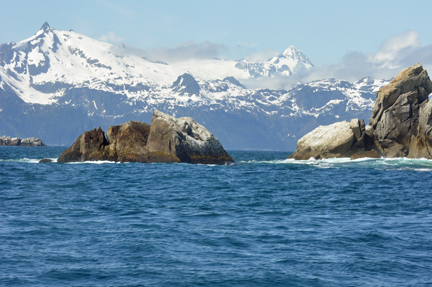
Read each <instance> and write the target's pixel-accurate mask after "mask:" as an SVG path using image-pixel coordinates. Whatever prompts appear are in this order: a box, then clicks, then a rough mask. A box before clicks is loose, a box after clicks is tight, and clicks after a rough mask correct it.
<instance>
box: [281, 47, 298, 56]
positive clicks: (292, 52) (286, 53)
mask: <svg viewBox="0 0 432 287" xmlns="http://www.w3.org/2000/svg"><path fill="white" fill-rule="evenodd" d="M298 54H302V52H301V51H300V50H299V49H297V48H296V47H294V46H292V45H291V46H289V47H288V48H286V49H285V51H283V53H282V55H284V56H294V55H298Z"/></svg>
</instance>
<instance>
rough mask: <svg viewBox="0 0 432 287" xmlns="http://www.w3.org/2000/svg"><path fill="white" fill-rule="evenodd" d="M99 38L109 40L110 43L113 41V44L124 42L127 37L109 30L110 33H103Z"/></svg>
mask: <svg viewBox="0 0 432 287" xmlns="http://www.w3.org/2000/svg"><path fill="white" fill-rule="evenodd" d="M99 40H101V41H103V42H108V43H112V44H118V43H122V42H124V40H126V38H123V37H118V36H117V35H116V34H115V32H113V31H109V32H108V33H106V34H104V35H102V36H100V37H99Z"/></svg>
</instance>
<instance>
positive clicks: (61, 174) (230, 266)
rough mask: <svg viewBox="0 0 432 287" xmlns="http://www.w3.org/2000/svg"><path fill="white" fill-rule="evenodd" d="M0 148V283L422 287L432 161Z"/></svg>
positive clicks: (429, 257) (429, 280) (427, 272)
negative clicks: (217, 161)
mask: <svg viewBox="0 0 432 287" xmlns="http://www.w3.org/2000/svg"><path fill="white" fill-rule="evenodd" d="M63 150H64V148H61V147H34V148H28V147H27V148H21V147H1V148H0V285H1V286H430V285H432V161H428V160H408V159H394V160H384V159H380V160H372V159H369V160H357V161H349V160H347V159H335V160H323V161H315V160H310V161H303V162H295V161H291V160H284V159H285V158H286V157H287V156H288V155H289V153H283V152H254V151H247V152H246V151H232V152H230V154H231V155H232V156H233V157H234V159H235V160H236V164H234V165H228V166H214V165H191V164H139V163H123V164H120V163H111V162H103V163H78V164H61V163H48V164H37V162H38V160H40V159H42V158H47V157H48V158H53V159H54V158H56V157H58V156H59V155H60V153H61V152H62V151H63Z"/></svg>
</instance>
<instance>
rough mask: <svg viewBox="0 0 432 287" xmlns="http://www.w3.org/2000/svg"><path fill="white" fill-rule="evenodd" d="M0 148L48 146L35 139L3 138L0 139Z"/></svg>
mask: <svg viewBox="0 0 432 287" xmlns="http://www.w3.org/2000/svg"><path fill="white" fill-rule="evenodd" d="M0 146H46V144H44V143H43V142H42V140H41V139H38V138H35V137H31V138H25V139H20V138H13V137H8V136H2V137H0Z"/></svg>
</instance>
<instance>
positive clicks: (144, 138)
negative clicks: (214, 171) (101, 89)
mask: <svg viewBox="0 0 432 287" xmlns="http://www.w3.org/2000/svg"><path fill="white" fill-rule="evenodd" d="M98 160H110V161H117V162H143V163H152V162H186V163H202V164H225V163H227V162H234V160H233V158H232V157H231V156H230V155H229V154H228V153H227V152H226V151H225V149H224V148H223V147H222V144H221V143H220V142H219V140H218V139H217V138H215V137H214V136H213V134H212V133H210V132H209V131H208V130H207V129H206V128H205V127H203V126H202V125H200V124H198V123H197V122H195V121H194V120H193V119H192V118H189V117H182V118H174V117H172V116H169V115H167V114H164V113H162V112H160V111H157V110H155V111H154V113H153V118H152V120H151V125H149V124H146V123H143V122H138V121H130V122H127V123H125V124H122V125H119V126H110V127H109V128H108V131H107V135H106V137H105V133H104V132H103V131H102V129H101V128H100V127H98V128H97V129H93V130H91V131H86V132H85V133H84V134H82V135H81V136H79V137H78V139H77V140H76V141H75V142H74V143H73V144H72V146H71V147H70V148H68V149H67V150H65V151H64V152H63V153H62V154H61V155H60V157H59V158H58V162H82V161H98Z"/></svg>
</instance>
